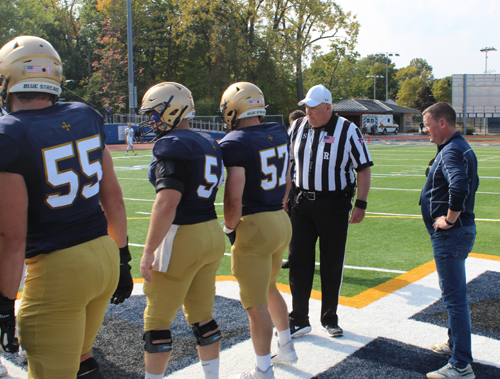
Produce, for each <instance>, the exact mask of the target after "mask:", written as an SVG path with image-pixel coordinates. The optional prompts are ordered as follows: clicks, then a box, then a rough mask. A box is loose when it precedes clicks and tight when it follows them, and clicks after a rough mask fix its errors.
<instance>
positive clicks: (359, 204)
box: [354, 199, 368, 209]
mask: <svg viewBox="0 0 500 379" xmlns="http://www.w3.org/2000/svg"><path fill="white" fill-rule="evenodd" d="M354 206H355V207H356V208H359V209H366V207H367V206H368V202H366V201H364V200H359V199H356V202H355V203H354Z"/></svg>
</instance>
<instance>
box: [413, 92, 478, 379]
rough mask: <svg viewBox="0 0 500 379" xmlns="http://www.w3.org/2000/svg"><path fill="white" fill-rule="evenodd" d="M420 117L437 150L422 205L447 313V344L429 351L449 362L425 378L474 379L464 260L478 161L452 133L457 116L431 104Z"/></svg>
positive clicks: (471, 236)
mask: <svg viewBox="0 0 500 379" xmlns="http://www.w3.org/2000/svg"><path fill="white" fill-rule="evenodd" d="M423 115H424V123H425V131H426V133H427V134H428V135H429V137H430V141H431V142H432V143H435V144H436V145H437V154H436V157H435V158H434V159H433V160H432V161H431V163H432V165H431V166H430V169H429V171H428V172H426V175H427V180H426V182H425V185H424V189H423V190H422V194H421V198H420V205H421V210H422V216H423V220H424V223H425V226H426V228H427V231H428V232H429V234H430V236H431V243H432V249H433V252H434V260H435V262H436V269H437V273H438V277H439V286H440V287H441V294H442V299H443V302H444V303H445V305H446V310H447V312H448V341H447V342H444V343H441V344H436V345H432V346H431V350H433V351H434V352H436V353H438V354H444V355H450V356H451V357H450V359H449V361H448V364H447V365H446V366H444V367H442V368H441V369H439V370H437V371H433V372H429V373H428V374H427V378H430V379H438V378H468V379H473V378H475V376H474V373H473V371H472V367H471V365H470V364H471V362H472V348H471V320H470V312H469V305H468V302H467V280H466V277H465V260H466V259H467V257H468V255H469V253H470V252H471V251H472V247H473V246H474V241H475V238H476V224H475V220H474V200H475V194H476V191H477V188H478V186H479V177H478V174H477V158H476V155H475V154H474V151H473V150H472V148H471V147H470V145H469V144H468V143H467V141H466V140H465V139H464V137H463V136H462V135H461V134H460V132H459V131H458V130H457V129H456V126H455V122H456V113H455V111H454V110H453V108H452V107H451V106H450V105H449V104H448V103H444V102H440V103H437V104H434V105H432V106H430V107H429V108H427V109H426V110H425V111H424V112H423Z"/></svg>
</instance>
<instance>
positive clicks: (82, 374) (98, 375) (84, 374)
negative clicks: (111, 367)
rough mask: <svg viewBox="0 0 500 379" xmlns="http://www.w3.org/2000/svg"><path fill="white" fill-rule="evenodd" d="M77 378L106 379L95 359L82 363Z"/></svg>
mask: <svg viewBox="0 0 500 379" xmlns="http://www.w3.org/2000/svg"><path fill="white" fill-rule="evenodd" d="M76 376H77V378H83V379H104V376H103V375H102V372H100V371H99V364H98V363H97V361H96V360H95V358H93V357H91V358H89V359H86V360H84V361H83V362H80V369H79V370H78V373H77V374H76Z"/></svg>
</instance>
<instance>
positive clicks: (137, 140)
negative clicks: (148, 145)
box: [134, 128, 142, 143]
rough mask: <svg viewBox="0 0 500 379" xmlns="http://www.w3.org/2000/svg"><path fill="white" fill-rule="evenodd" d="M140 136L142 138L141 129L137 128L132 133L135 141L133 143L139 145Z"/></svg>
mask: <svg viewBox="0 0 500 379" xmlns="http://www.w3.org/2000/svg"><path fill="white" fill-rule="evenodd" d="M141 136H142V133H141V128H137V130H136V131H135V133H134V140H135V142H137V143H141Z"/></svg>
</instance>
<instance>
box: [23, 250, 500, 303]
mask: <svg viewBox="0 0 500 379" xmlns="http://www.w3.org/2000/svg"><path fill="white" fill-rule="evenodd" d="M469 257H472V258H478V259H486V260H491V261H497V262H500V256H496V255H487V254H475V253H470V254H469ZM434 271H436V265H435V263H434V260H432V261H429V262H427V263H424V264H423V265H421V266H419V267H416V268H414V269H413V270H410V271H408V272H406V273H404V274H401V275H399V276H397V277H395V278H394V279H391V280H389V281H387V282H385V283H382V284H379V285H378V286H375V287H373V288H370V289H367V290H365V291H363V292H361V293H360V294H358V295H356V296H353V297H347V296H340V298H339V304H341V305H345V306H348V307H351V308H356V309H361V308H364V307H366V306H368V305H370V304H371V303H373V302H375V301H377V300H380V299H382V298H383V297H385V296H387V295H389V294H391V293H393V292H396V291H397V290H399V289H401V288H403V287H406V286H407V285H409V284H412V283H415V282H416V281H418V280H420V279H422V278H424V277H426V276H427V275H429V274H432V273H433V272H434ZM216 280H217V281H218V282H224V281H231V282H237V280H236V278H235V277H234V276H229V275H225V276H217V277H216ZM143 282H144V279H136V278H134V283H143ZM276 287H277V288H278V290H279V291H280V292H283V293H287V294H289V295H291V292H290V286H289V285H287V284H282V283H276ZM19 298H20V296H19V294H18V299H19ZM311 298H312V299H315V300H321V291H317V290H312V291H311Z"/></svg>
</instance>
